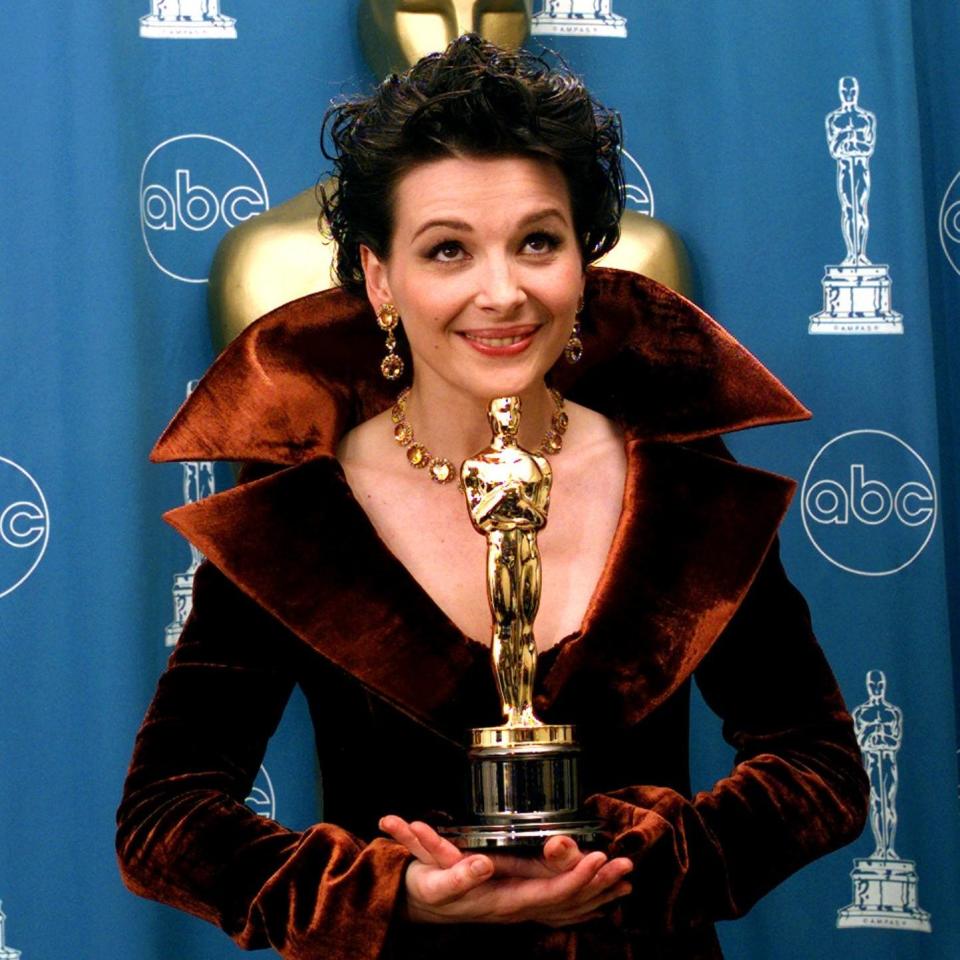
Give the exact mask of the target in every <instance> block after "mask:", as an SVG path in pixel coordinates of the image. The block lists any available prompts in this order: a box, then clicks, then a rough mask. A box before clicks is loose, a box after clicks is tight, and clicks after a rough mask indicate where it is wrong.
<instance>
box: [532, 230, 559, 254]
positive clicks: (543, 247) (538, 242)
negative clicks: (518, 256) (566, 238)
mask: <svg viewBox="0 0 960 960" xmlns="http://www.w3.org/2000/svg"><path fill="white" fill-rule="evenodd" d="M561 243H562V241H561V239H560V237H558V236H557V235H556V234H553V233H547V232H546V231H543V230H539V231H537V232H536V233H531V234H530V235H529V236H528V237H527V238H526V239H525V240H524V241H523V249H524V250H526V251H529V252H530V253H535V254H544V253H552V252H553V251H554V250H556V249H557V247H559V246H560V244H561Z"/></svg>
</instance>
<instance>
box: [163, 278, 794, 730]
mask: <svg viewBox="0 0 960 960" xmlns="http://www.w3.org/2000/svg"><path fill="white" fill-rule="evenodd" d="M583 326H584V333H585V356H584V360H583V362H582V364H581V366H582V369H576V368H564V369H559V368H558V369H557V370H556V371H555V382H556V383H557V385H558V386H559V387H560V389H561V390H562V391H563V392H564V393H565V395H567V396H570V397H571V398H573V399H575V400H577V401H579V402H581V403H583V404H585V405H587V406H591V407H593V408H594V409H597V410H600V411H601V412H603V413H605V414H607V415H608V416H612V417H615V418H617V419H618V420H619V421H620V422H621V423H623V425H624V426H625V427H626V429H627V434H628V437H629V440H628V442H627V454H628V476H627V483H626V488H625V491H624V503H623V511H622V514H621V518H620V525H619V528H618V532H617V536H616V539H615V542H614V545H613V548H612V550H611V554H610V557H609V559H608V563H607V566H606V569H605V571H604V573H603V575H602V577H601V580H600V582H599V584H598V585H597V589H596V591H595V593H594V596H593V599H592V601H591V603H590V608H589V609H588V611H587V615H586V618H585V620H584V623H583V627H582V631H581V632H580V633H578V634H575V635H573V636H571V637H569V638H567V639H566V641H565V642H563V643H562V644H560V645H558V646H557V647H556V648H554V649H553V650H551V651H548V652H547V654H546V655H544V656H543V658H542V661H541V664H540V668H539V670H538V709H539V710H540V713H541V715H542V716H545V717H547V718H549V719H553V720H556V721H558V722H569V721H570V720H571V719H575V718H574V717H571V716H569V715H568V714H569V712H571V711H573V712H576V698H574V699H571V690H572V688H573V686H574V685H572V684H570V683H569V682H568V681H569V680H570V678H572V677H574V676H576V677H577V678H578V682H577V684H576V687H577V688H578V689H581V690H583V691H584V692H585V693H587V694H588V695H589V698H590V702H591V703H593V704H598V703H599V704H604V705H605V709H606V710H607V711H608V721H609V722H610V723H627V724H629V723H634V722H637V721H638V720H639V719H641V718H642V717H643V716H644V715H645V714H647V713H648V712H649V711H650V710H652V709H654V708H655V707H656V706H657V705H658V704H659V703H661V702H662V701H663V700H664V699H665V698H666V697H668V696H669V695H670V694H671V693H672V692H673V691H674V690H675V689H676V688H677V687H678V686H679V685H680V684H681V683H683V681H684V680H685V679H686V678H687V677H688V676H689V674H690V673H691V672H692V670H693V669H694V668H695V666H696V665H697V664H698V663H699V662H700V660H701V658H702V657H703V656H704V655H705V654H706V652H707V651H708V650H709V649H710V646H711V645H712V644H713V642H714V641H715V639H716V638H717V636H719V634H720V633H721V632H722V630H723V628H724V627H725V626H726V624H727V622H728V621H729V619H730V617H731V616H732V615H733V613H734V612H735V610H736V609H737V607H738V606H739V604H740V602H741V601H742V599H743V596H744V595H745V593H746V591H747V590H748V589H749V586H750V584H751V582H752V581H753V579H754V577H755V576H756V573H757V571H758V569H759V567H760V565H761V563H762V561H763V558H764V556H765V555H766V553H767V550H768V548H769V546H770V543H771V542H772V540H773V537H774V536H775V533H776V530H777V527H778V525H779V523H780V520H781V519H782V517H783V515H784V513H785V511H786V508H787V505H788V504H789V501H790V498H791V495H792V492H793V484H792V482H791V481H789V480H786V479H785V478H783V477H778V476H775V475H772V474H768V473H763V472H761V471H757V470H751V469H749V468H747V467H742V466H740V465H738V464H735V463H732V462H731V461H730V460H729V459H726V458H725V457H724V456H723V455H722V453H721V455H715V454H716V453H717V451H718V450H722V447H720V445H719V444H717V445H716V449H714V450H713V451H707V450H705V449H702V447H703V444H696V443H694V444H693V446H691V445H690V444H691V443H692V442H693V441H697V440H703V439H704V438H707V437H711V436H713V435H715V434H718V433H720V432H723V431H729V430H735V429H740V428H743V427H747V426H752V425H757V424H763V423H777V422H783V421H788V420H798V419H804V418H806V417H807V416H809V414H808V412H807V411H806V409H805V408H804V407H803V406H802V405H801V404H800V403H799V402H798V401H797V400H796V399H795V398H794V397H793V396H792V395H791V394H790V393H789V392H788V391H787V390H786V389H785V388H784V387H783V386H782V385H781V384H780V383H779V382H778V381H777V380H776V379H775V378H774V377H773V376H772V375H771V374H770V373H769V372H768V371H767V370H765V369H764V367H763V366H762V365H761V364H760V363H759V362H758V361H757V360H756V359H754V358H753V357H752V356H751V355H750V354H749V353H747V351H746V350H744V348H743V347H741V346H740V345H739V344H738V343H737V342H736V341H735V340H733V338H731V337H730V336H729V335H728V334H727V333H725V332H724V331H723V330H722V329H721V328H720V327H719V326H718V325H717V324H715V323H714V322H713V321H712V320H711V319H710V318H709V317H707V316H706V315H705V314H704V313H702V312H701V311H700V310H698V309H697V308H696V307H695V306H693V305H692V304H690V303H689V302H688V301H686V300H684V299H683V298H681V297H679V296H678V295H677V294H675V293H673V292H671V291H669V290H668V289H666V288H665V287H662V286H660V285H659V284H656V283H654V282H653V281H650V280H647V279H645V278H643V277H640V276H638V275H635V274H630V273H626V272H622V271H616V270H591V271H590V279H589V286H588V296H587V306H586V309H585V318H584V323H583ZM381 351H382V336H381V335H380V333H379V331H378V330H377V328H376V324H375V321H374V318H373V316H372V314H371V313H370V311H369V309H368V308H367V307H365V306H363V305H362V304H360V303H359V302H358V301H356V300H355V299H353V298H351V297H349V296H348V295H346V294H344V293H342V292H339V291H328V292H325V293H322V294H316V295H313V296H310V297H306V298H303V299H301V300H297V301H294V302H293V303H291V304H287V305H286V306H284V307H281V308H279V309H278V310H276V311H274V312H273V313H271V314H268V315H267V316H266V317H264V318H262V319H261V320H259V321H257V322H256V323H255V324H253V325H252V326H251V327H250V328H248V330H247V331H246V332H245V333H244V334H242V335H241V336H240V337H239V338H238V339H237V340H236V341H235V342H234V343H233V344H232V345H231V346H230V347H229V348H228V349H227V350H226V351H225V352H224V353H223V354H222V355H221V357H220V359H219V360H218V361H217V362H216V364H215V365H214V367H213V368H212V369H211V371H210V372H209V373H208V374H207V376H206V377H205V378H204V379H203V380H202V381H201V382H200V384H199V386H198V387H197V389H196V391H195V392H194V393H193V394H192V396H191V398H190V399H189V400H188V401H187V403H186V404H185V405H184V406H183V407H182V408H181V409H180V411H179V412H178V413H177V415H176V417H175V418H174V420H173V421H172V423H171V424H170V426H169V427H168V428H167V430H166V431H165V432H164V434H163V436H162V437H161V439H160V441H159V442H158V444H157V447H156V448H155V450H154V454H153V456H154V459H158V460H180V459H183V460H186V459H191V460H192V459H231V460H254V461H262V462H267V463H272V464H276V465H278V466H281V467H283V466H286V467H288V469H281V470H280V471H279V472H276V473H273V474H271V475H269V476H267V477H265V478H263V479H261V480H256V481H253V482H250V483H246V484H242V485H240V486H239V487H236V488H235V489H233V490H229V491H227V492H225V493H222V494H219V495H216V496H213V497H209V498H207V499H205V500H201V501H199V502H198V503H194V504H190V505H187V506H184V507H181V508H179V509H177V510H173V511H171V512H170V513H169V514H167V519H168V521H169V522H170V523H171V524H172V525H173V526H175V527H176V528H177V529H178V530H180V532H181V533H183V534H184V536H186V537H187V538H188V539H189V540H190V541H191V542H192V543H194V544H195V545H196V546H197V547H199V548H200V549H201V550H202V551H203V552H204V553H205V554H206V555H207V556H208V557H209V558H210V560H211V561H212V562H213V563H215V564H216V565H217V566H218V567H219V568H220V569H221V570H223V571H224V573H226V575H227V576H228V577H230V578H231V579H232V580H233V581H234V582H235V583H236V584H237V585H238V586H239V587H240V588H241V589H243V590H244V591H245V592H246V593H247V594H248V595H250V596H251V597H253V598H254V599H255V600H256V601H257V602H258V603H260V604H261V605H262V606H263V607H264V608H265V609H267V610H268V611H270V612H271V613H273V614H274V615H275V616H276V617H277V618H278V619H279V620H280V621H281V622H282V623H284V624H286V625H287V626H288V627H289V628H290V629H291V630H292V631H293V632H294V633H296V634H297V635H298V636H300V637H301V638H302V639H303V640H304V641H305V642H306V643H307V644H309V645H310V646H311V647H313V648H314V649H315V650H317V651H318V652H319V653H321V654H322V655H323V656H324V657H326V658H327V659H328V660H330V661H332V662H333V663H336V664H338V665H339V666H340V667H342V668H343V669H344V670H346V671H348V672H349V673H351V674H353V675H354V676H356V677H357V678H358V679H359V680H360V681H361V682H362V683H363V684H365V685H366V686H367V687H368V688H369V689H371V690H372V691H374V692H375V693H377V694H378V695H379V696H380V697H382V698H383V699H385V700H387V701H388V702H390V703H392V704H394V705H395V706H396V707H397V708H398V709H401V710H403V711H405V712H406V713H407V714H409V715H410V716H412V717H414V718H415V719H417V720H418V721H420V722H422V723H424V724H426V725H427V726H429V727H430V728H431V729H433V730H435V731H437V732H438V733H440V734H442V735H443V736H446V737H448V738H450V739H451V740H455V741H459V740H460V739H461V738H462V735H463V731H464V730H465V729H466V728H467V727H471V726H477V725H482V724H490V723H496V722H498V716H497V712H498V711H497V700H496V693H495V687H494V682H493V676H492V669H491V665H490V659H489V652H488V650H487V648H486V647H485V646H484V645H483V644H481V643H478V642H475V641H472V640H470V639H469V638H466V637H464V636H463V634H462V633H460V631H459V630H458V629H457V628H456V626H455V625H454V624H453V623H451V622H450V620H449V619H448V618H447V617H446V615H445V614H444V613H443V612H442V611H441V610H440V609H439V608H438V607H437V606H436V604H434V603H433V601H432V600H431V599H430V598H429V597H428V596H427V595H426V594H425V593H424V591H423V590H422V588H421V587H420V586H419V584H418V583H417V582H416V581H415V580H414V579H413V578H412V576H410V574H409V573H408V572H407V571H406V569H405V568H404V567H403V566H402V565H401V564H400V562H399V561H398V560H397V559H396V558H395V557H394V555H393V554H392V553H391V552H390V551H389V550H388V549H387V547H386V546H385V545H384V543H383V542H382V541H381V540H380V538H379V536H378V535H377V533H376V531H375V530H374V528H373V526H372V524H370V522H369V520H368V519H367V517H366V514H365V513H364V512H363V510H362V508H361V507H360V505H359V504H358V503H357V502H356V500H355V499H354V498H353V496H352V494H351V492H350V489H349V487H348V485H347V483H346V480H345V478H344V475H343V472H342V470H341V469H340V466H339V464H338V463H337V461H336V460H335V459H334V458H333V455H332V454H333V450H334V448H335V445H336V442H337V440H338V439H339V437H340V435H341V434H342V433H343V431H344V430H345V429H347V428H348V427H349V426H350V425H351V424H352V423H354V422H357V421H360V420H363V419H365V418H366V417H369V416H372V415H373V414H375V413H377V412H378V411H379V410H381V409H383V408H384V407H385V406H386V405H387V404H389V403H390V402H391V400H392V395H393V392H394V390H395V386H394V387H392V388H391V389H390V390H389V391H388V390H386V389H384V388H383V387H382V386H381V385H380V383H379V381H378V378H379V372H378V361H379V357H380V355H381ZM707 443H708V445H713V444H714V443H715V441H707ZM698 448H699V449H698Z"/></svg>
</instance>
